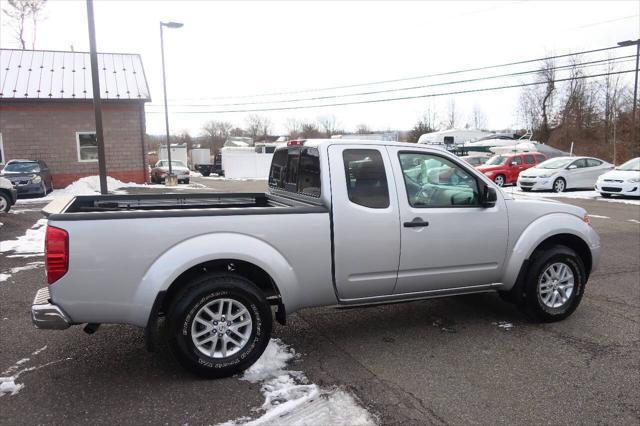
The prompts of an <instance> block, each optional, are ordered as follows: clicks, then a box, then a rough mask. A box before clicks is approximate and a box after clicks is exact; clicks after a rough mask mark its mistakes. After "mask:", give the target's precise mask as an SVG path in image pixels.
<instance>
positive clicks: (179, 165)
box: [156, 160, 187, 168]
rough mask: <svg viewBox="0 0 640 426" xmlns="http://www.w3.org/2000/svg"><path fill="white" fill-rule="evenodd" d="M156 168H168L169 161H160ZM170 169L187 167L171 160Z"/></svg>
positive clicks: (180, 162)
mask: <svg viewBox="0 0 640 426" xmlns="http://www.w3.org/2000/svg"><path fill="white" fill-rule="evenodd" d="M156 167H169V161H167V160H160V161H158V164H156ZM171 167H185V168H186V167H187V166H185V165H184V163H183V162H182V161H173V160H171Z"/></svg>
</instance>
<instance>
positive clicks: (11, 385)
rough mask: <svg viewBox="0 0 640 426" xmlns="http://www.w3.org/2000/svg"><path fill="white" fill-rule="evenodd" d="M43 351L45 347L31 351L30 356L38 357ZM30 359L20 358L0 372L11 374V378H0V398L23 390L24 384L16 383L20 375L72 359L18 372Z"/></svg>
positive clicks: (64, 359)
mask: <svg viewBox="0 0 640 426" xmlns="http://www.w3.org/2000/svg"><path fill="white" fill-rule="evenodd" d="M45 349H47V347H46V346H43V347H41V348H40V349H37V350H35V351H33V352H32V353H31V355H32V356H34V355H38V354H39V353H40V352H42V351H44V350H45ZM30 359H31V358H22V359H21V360H20V361H18V362H16V363H15V364H13V365H12V366H11V367H9V368H7V369H6V370H4V371H3V372H2V374H3V375H4V374H11V376H6V377H0V397H1V396H4V395H5V394H10V395H12V396H13V395H16V394H17V393H18V392H20V390H21V389H23V388H24V384H22V383H16V380H18V377H20V376H21V375H22V374H24V373H27V372H29V371H35V370H40V369H41V368H45V367H48V366H50V365H54V364H58V363H60V362H63V361H68V360H70V359H73V358H63V359H59V360H56V361H51V362H47V363H46V364H42V365H38V366H35V367H26V368H23V369H21V370H20V367H21V366H22V365H23V364H25V363H27V362H28V361H29V360H30Z"/></svg>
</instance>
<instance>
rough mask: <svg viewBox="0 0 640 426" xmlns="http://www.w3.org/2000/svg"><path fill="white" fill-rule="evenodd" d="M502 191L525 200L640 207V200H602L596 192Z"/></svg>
mask: <svg viewBox="0 0 640 426" xmlns="http://www.w3.org/2000/svg"><path fill="white" fill-rule="evenodd" d="M503 191H505V192H509V193H511V194H513V195H518V196H522V197H527V198H581V199H584V200H598V201H606V202H608V203H623V204H632V205H636V206H640V200H637V199H635V200H632V199H628V198H602V196H601V195H600V193H599V192H597V191H566V192H522V191H521V190H520V188H518V187H511V188H503Z"/></svg>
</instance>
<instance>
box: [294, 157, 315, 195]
mask: <svg viewBox="0 0 640 426" xmlns="http://www.w3.org/2000/svg"><path fill="white" fill-rule="evenodd" d="M319 157H320V155H319V154H318V150H317V149H316V148H302V151H301V153H300V165H299V167H298V192H300V193H301V194H304V195H310V196H312V197H319V196H320V158H319Z"/></svg>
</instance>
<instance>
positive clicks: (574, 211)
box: [505, 194, 587, 219]
mask: <svg viewBox="0 0 640 426" xmlns="http://www.w3.org/2000/svg"><path fill="white" fill-rule="evenodd" d="M505 201H506V202H507V203H508V206H509V209H510V210H511V209H515V210H522V211H526V212H528V213H529V214H535V215H536V216H544V215H546V214H551V213H567V214H570V215H573V216H577V217H579V218H580V219H582V218H584V216H585V215H586V214H587V211H586V210H585V209H583V208H582V207H578V206H574V205H572V204H566V203H563V202H561V201H558V200H552V199H549V198H533V197H531V196H527V195H521V194H511V197H508V196H505Z"/></svg>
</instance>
